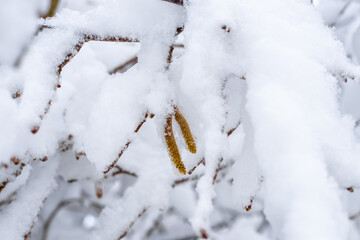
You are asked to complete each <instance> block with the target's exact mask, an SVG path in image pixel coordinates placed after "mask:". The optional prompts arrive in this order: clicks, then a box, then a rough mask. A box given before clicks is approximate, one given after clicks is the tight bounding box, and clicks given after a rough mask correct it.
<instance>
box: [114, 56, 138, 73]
mask: <svg viewBox="0 0 360 240" xmlns="http://www.w3.org/2000/svg"><path fill="white" fill-rule="evenodd" d="M137 63H138V57H137V56H134V57H132V58H130V59H129V60H127V61H126V62H124V63H122V64H121V65H119V66H117V67H115V68H114V69H113V70H111V71H110V72H109V74H115V73H117V72H120V73H123V72H125V71H127V70H128V69H129V68H131V67H132V66H134V65H135V64H137Z"/></svg>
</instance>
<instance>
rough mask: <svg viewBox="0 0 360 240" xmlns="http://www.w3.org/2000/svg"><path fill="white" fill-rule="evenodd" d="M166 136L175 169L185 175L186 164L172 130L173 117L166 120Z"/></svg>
mask: <svg viewBox="0 0 360 240" xmlns="http://www.w3.org/2000/svg"><path fill="white" fill-rule="evenodd" d="M164 136H165V142H166V146H167V149H168V152H169V155H170V158H171V161H172V162H173V163H174V165H175V167H176V168H177V169H178V170H179V172H180V173H181V174H183V175H185V174H186V168H185V165H184V163H183V162H182V161H181V156H180V153H179V148H178V146H177V144H176V141H175V137H174V133H173V128H172V116H171V115H170V116H168V117H167V118H166V124H165V129H164Z"/></svg>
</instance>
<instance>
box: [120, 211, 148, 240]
mask: <svg viewBox="0 0 360 240" xmlns="http://www.w3.org/2000/svg"><path fill="white" fill-rule="evenodd" d="M145 212H146V208H144V209H143V210H142V211H141V212H140V213H139V214H138V215H137V217H136V218H135V219H134V220H133V221H132V222H131V223H130V224H129V226H128V227H127V229H126V230H125V232H123V233H122V234H121V235H120V237H119V238H118V240H120V239H122V238H124V237H125V236H126V235H128V233H129V231H130V229H131V228H132V226H133V225H134V224H135V221H136V220H137V219H139V218H140V217H141V216H142V215H144V213H145Z"/></svg>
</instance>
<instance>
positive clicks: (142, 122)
mask: <svg viewBox="0 0 360 240" xmlns="http://www.w3.org/2000/svg"><path fill="white" fill-rule="evenodd" d="M148 116H149V114H148V113H145V116H144V118H143V120H142V121H141V122H140V123H139V124H138V126H137V127H136V129H135V131H134V133H137V132H138V131H139V130H140V128H141V127H142V125H143V124H144V123H145V122H146V119H147V117H148ZM130 144H131V140H129V141H128V142H127V143H126V144H125V145H124V147H123V148H122V149H121V151H120V153H119V155H118V156H117V158H116V159H115V160H114V161H113V162H112V163H111V165H110V166H109V167H108V168H107V169H106V170H105V171H104V174H107V173H108V172H109V171H110V170H111V169H112V168H113V167H115V165H116V163H117V162H118V161H119V159H120V157H121V156H122V155H123V153H124V152H125V150H126V149H127V148H128V147H129V146H130Z"/></svg>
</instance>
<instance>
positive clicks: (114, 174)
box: [111, 166, 137, 177]
mask: <svg viewBox="0 0 360 240" xmlns="http://www.w3.org/2000/svg"><path fill="white" fill-rule="evenodd" d="M115 168H116V169H117V171H113V172H112V173H111V176H112V177H113V176H116V175H118V174H126V175H129V176H133V177H137V174H136V173H133V172H130V171H127V170H124V169H123V168H121V167H120V166H115Z"/></svg>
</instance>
